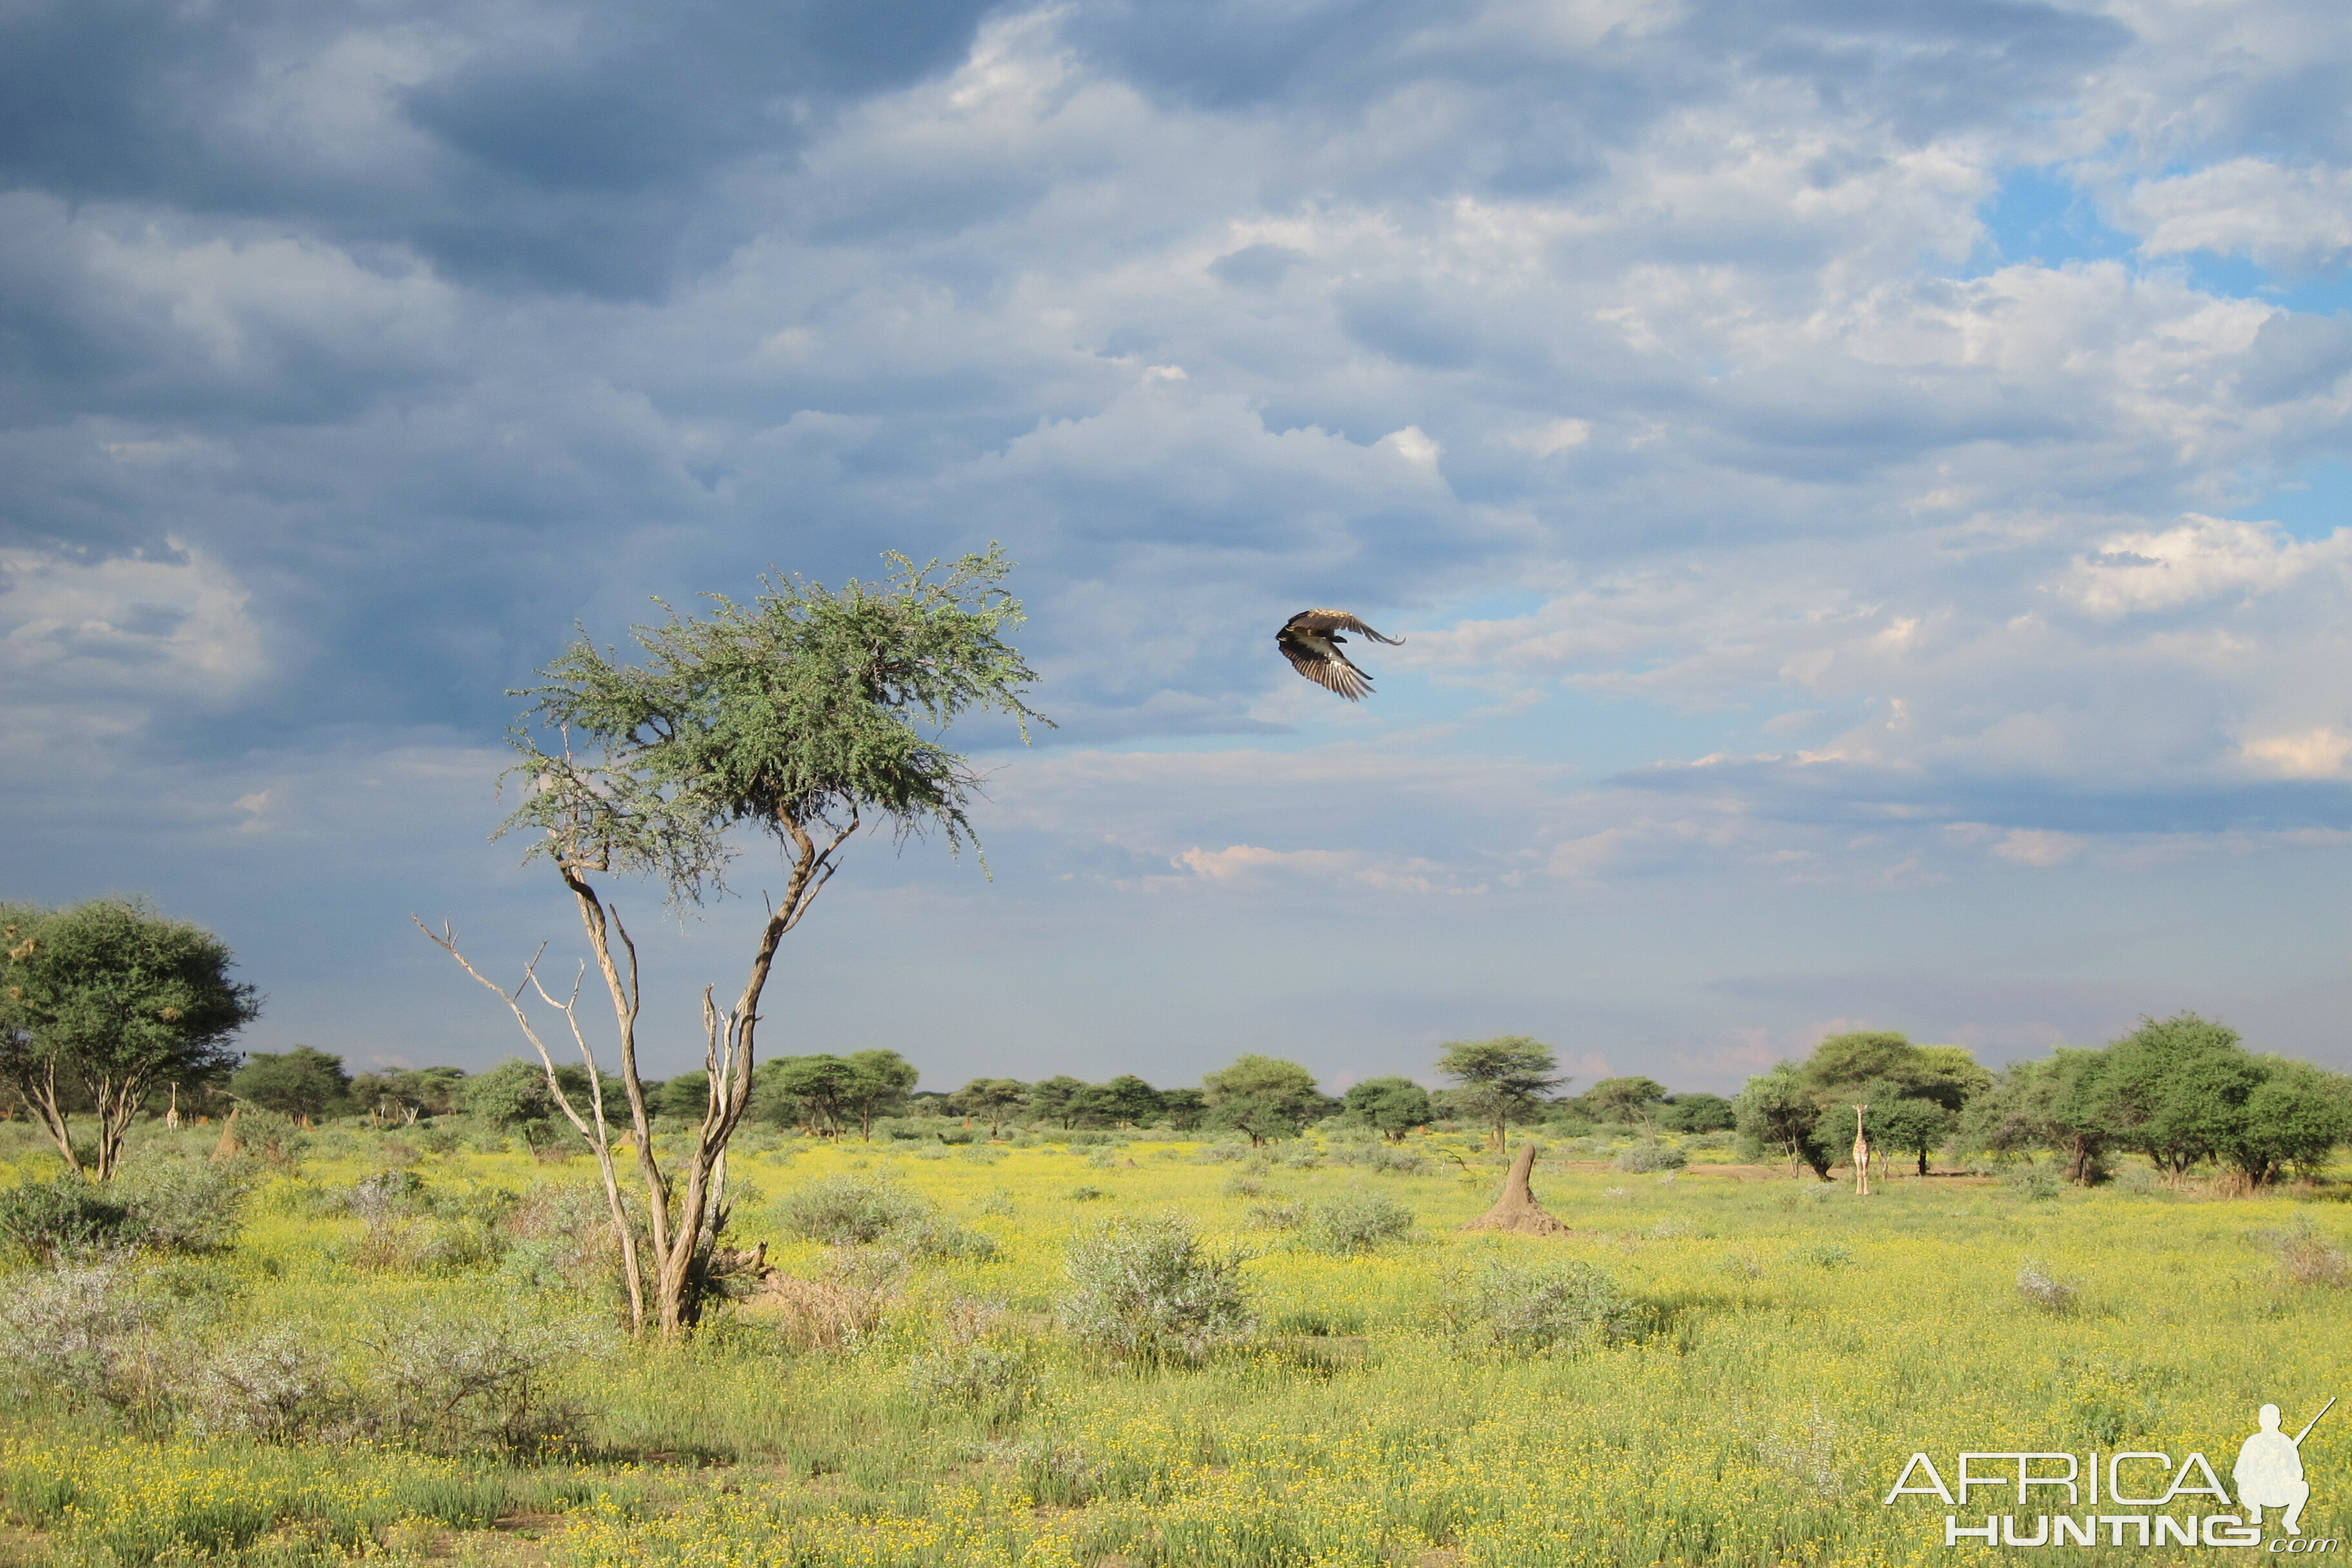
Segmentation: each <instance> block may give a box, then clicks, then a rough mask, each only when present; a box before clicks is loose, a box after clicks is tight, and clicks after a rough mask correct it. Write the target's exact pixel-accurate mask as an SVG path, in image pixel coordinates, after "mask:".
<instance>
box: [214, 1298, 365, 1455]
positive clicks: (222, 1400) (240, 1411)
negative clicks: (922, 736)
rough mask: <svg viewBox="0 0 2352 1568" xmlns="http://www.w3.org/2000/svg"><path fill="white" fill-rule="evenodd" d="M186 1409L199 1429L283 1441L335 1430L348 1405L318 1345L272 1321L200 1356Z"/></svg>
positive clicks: (348, 1415)
mask: <svg viewBox="0 0 2352 1568" xmlns="http://www.w3.org/2000/svg"><path fill="white" fill-rule="evenodd" d="M188 1415H189V1425H190V1426H191V1427H193V1428H194V1431H195V1432H196V1433H197V1435H198V1436H236V1437H257V1438H259V1439H261V1440H262V1441H264V1442H274V1443H283V1442H291V1441H294V1440H296V1439H299V1438H320V1437H333V1436H340V1435H341V1433H342V1432H343V1431H344V1430H345V1429H347V1428H348V1426H349V1424H350V1422H351V1420H352V1415H353V1411H352V1400H351V1396H350V1394H349V1393H348V1392H347V1391H346V1390H345V1389H344V1388H343V1387H342V1386H341V1384H340V1382H339V1381H338V1380H337V1379H336V1377H335V1375H334V1368H333V1364H332V1363H331V1359H330V1358H329V1357H328V1355H327V1354H326V1352H324V1351H323V1350H321V1349H320V1347H319V1346H317V1345H316V1344H314V1343H312V1342H310V1340H309V1339H308V1338H306V1337H305V1336H304V1334H303V1333H302V1332H301V1331H299V1330H297V1329H294V1328H291V1327H288V1326H280V1327H278V1328H273V1329H267V1330H264V1331H262V1332H261V1333H259V1334H257V1335H256V1336H254V1337H253V1338H252V1339H249V1340H246V1341H243V1342H238V1343H235V1344H230V1345H226V1346H224V1347H222V1348H221V1349H220V1350H218V1351H216V1352H214V1353H213V1354H212V1355H211V1356H210V1357H209V1358H207V1359H206V1360H205V1363H204V1364H203V1365H202V1366H200V1367H199V1368H198V1369H197V1372H196V1375H195V1378H194V1388H193V1390H192V1394H191V1399H190V1407H189V1413H188Z"/></svg>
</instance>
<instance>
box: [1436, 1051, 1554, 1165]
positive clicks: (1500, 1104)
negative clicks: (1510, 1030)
mask: <svg viewBox="0 0 2352 1568" xmlns="http://www.w3.org/2000/svg"><path fill="white" fill-rule="evenodd" d="M1558 1068H1559V1062H1558V1060H1557V1059H1556V1058H1554V1057H1553V1056H1552V1050H1551V1047H1549V1046H1547V1045H1545V1044H1543V1043H1542V1042H1540V1041H1538V1040H1532V1039H1529V1038H1528V1037H1527V1036H1525V1035H1498V1036H1496V1037H1495V1038H1494V1039H1491V1040H1455V1041H1454V1042H1453V1043H1451V1044H1450V1045H1448V1046H1446V1047H1445V1048H1444V1051H1443V1053H1442V1054H1440V1056H1439V1057H1438V1058H1437V1070H1438V1071H1439V1072H1441V1073H1444V1075H1445V1076H1446V1077H1447V1078H1450V1079H1453V1080H1454V1082H1455V1083H1457V1084H1460V1085H1461V1086H1462V1087H1461V1088H1460V1089H1458V1090H1456V1091H1455V1094H1454V1103H1455V1104H1456V1105H1458V1106H1460V1107H1461V1108H1462V1109H1463V1110H1465V1111H1467V1112H1468V1113H1469V1114H1471V1115H1474V1116H1475V1117H1477V1118H1478V1119H1479V1120H1480V1121H1487V1122H1490V1123H1492V1124H1493V1126H1494V1129H1495V1145H1496V1147H1497V1148H1500V1147H1502V1144H1503V1133H1504V1128H1505V1126H1506V1124H1507V1122H1508V1121H1509V1120H1510V1119H1511V1117H1512V1116H1514V1115H1517V1114H1521V1113H1524V1112H1526V1111H1529V1110H1534V1109H1535V1107H1536V1106H1537V1105H1538V1103H1539V1102H1540V1101H1541V1100H1542V1098H1543V1096H1544V1095H1545V1094H1546V1093H1547V1092H1549V1090H1551V1089H1557V1088H1559V1086H1560V1085H1562V1084H1564V1083H1566V1082H1567V1081H1568V1080H1567V1079H1564V1078H1561V1077H1560V1076H1559V1073H1558V1070H1557V1069H1558Z"/></svg>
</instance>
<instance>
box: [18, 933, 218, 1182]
mask: <svg viewBox="0 0 2352 1568" xmlns="http://www.w3.org/2000/svg"><path fill="white" fill-rule="evenodd" d="M0 955H5V960H4V961H0V1078H5V1079H6V1080H7V1081H8V1083H9V1084H10V1085H11V1086H13V1087H14V1088H15V1089H16V1092H17V1093H18V1094H20V1095H22V1096H23V1097H24V1100H25V1103H26V1104H27V1105H29V1106H30V1107H32V1109H33V1113H34V1114H35V1115H36V1116H37V1117H39V1118H40V1119H41V1124H42V1125H43V1126H44V1127H45V1128H47V1130H48V1134H49V1136H50V1138H51V1139H53V1140H54V1141H55V1142H56V1143H57V1146H58V1154H59V1155H60V1156H61V1157H62V1158H63V1159H64V1160H65V1163H66V1164H67V1165H68V1167H69V1168H70V1169H72V1170H73V1171H75V1172H76V1173H80V1174H84V1175H89V1176H91V1177H94V1178H95V1179H97V1180H99V1181H101V1182H102V1181H106V1180H108V1179H109V1178H110V1177H111V1176H112V1175H113V1174H114V1173H115V1168H116V1167H117V1166H118V1165H119V1164H120V1163H121V1159H122V1136H123V1133H124V1132H125V1131H127V1130H128V1129H129V1128H130V1126H131V1117H132V1116H133V1115H134V1114H136V1113H137V1111H138V1110H139V1107H140V1105H141V1103H142V1101H143V1100H145V1099H146V1096H147V1092H148V1090H150V1089H154V1088H158V1087H160V1086H161V1085H163V1084H164V1083H183V1082H188V1081H191V1080H194V1079H204V1078H207V1077H210V1076H212V1075H214V1074H216V1073H218V1072H220V1071H221V1070H223V1069H224V1068H227V1067H229V1066H230V1065H232V1064H233V1063H234V1062H235V1061H236V1052H235V1051H234V1050H232V1049H230V1048H229V1045H228V1041H229V1037H231V1036H233V1035H235V1034H236V1031H237V1030H239V1029H241V1028H243V1027H244V1026H246V1025H247V1024H249V1023H251V1022H252V1021H253V1020H254V1019H255V1018H256V1017H257V1016H260V1012H261V1004H260V998H259V996H258V994H257V993H256V992H255V991H254V988H253V987H252V986H250V985H247V984H240V983H237V982H235V981H232V980H230V979H229V977H228V972H229V970H230V968H231V967H232V966H233V965H234V963H235V962H236V960H235V958H234V957H233V956H232V955H231V954H230V952H229V950H228V948H227V946H226V944H225V943H223V942H221V940H220V939H219V938H218V937H215V935H213V934H212V932H210V931H205V929H204V928H203V927H202V926H196V925H191V924H189V923H187V922H186V921H174V920H167V919H165V918H164V917H163V916H162V915H160V914H157V913H156V912H155V911H154V910H153V909H152V908H150V907H149V906H148V905H147V904H145V903H143V902H141V901H139V900H130V899H92V900H89V902H87V903H81V904H75V905H72V906H71V907H69V908H67V909H62V910H48V909H40V908H37V907H34V906H31V905H24V904H11V905H5V906H0ZM74 1089H79V1090H80V1091H81V1093H82V1095H83V1096H85V1097H87V1099H88V1100H89V1104H90V1105H91V1107H92V1108H93V1109H94V1110H96V1111H97V1114H98V1143H97V1146H96V1147H95V1148H94V1149H91V1150H90V1151H89V1160H88V1163H87V1164H85V1163H84V1158H83V1151H81V1150H79V1149H77V1148H75V1147H74V1142H73V1133H72V1128H71V1126H70V1125H69V1123H70V1120H71V1116H70V1112H69V1110H68V1107H69V1106H70V1104H71V1098H72V1091H73V1090H74Z"/></svg>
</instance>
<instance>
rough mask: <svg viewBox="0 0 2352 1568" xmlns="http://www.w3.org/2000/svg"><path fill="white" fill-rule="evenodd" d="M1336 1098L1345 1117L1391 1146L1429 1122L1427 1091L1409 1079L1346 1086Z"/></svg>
mask: <svg viewBox="0 0 2352 1568" xmlns="http://www.w3.org/2000/svg"><path fill="white" fill-rule="evenodd" d="M1339 1099H1340V1103H1341V1104H1343V1105H1345V1106H1346V1107H1347V1108H1348V1114H1349V1116H1352V1117H1354V1118H1355V1119H1356V1120H1357V1121H1360V1122H1362V1123H1363V1124H1364V1125H1365V1126H1367V1127H1370V1128H1371V1129H1372V1130H1373V1131H1376V1132H1378V1133H1380V1134H1381V1136H1382V1137H1384V1138H1386V1139H1387V1140H1388V1141H1389V1142H1391V1143H1402V1142H1404V1140H1405V1134H1406V1133H1408V1132H1411V1131H1412V1130H1413V1129H1414V1128H1416V1127H1425V1126H1427V1125H1428V1123H1429V1118H1430V1114H1431V1110H1430V1104H1429V1090H1427V1089H1423V1088H1422V1087H1421V1085H1419V1084H1417V1083H1415V1082H1413V1081H1412V1079H1409V1078H1402V1077H1398V1076H1393V1075H1391V1077H1388V1078H1368V1079H1364V1080H1363V1081H1362V1082H1361V1083H1353V1084H1349V1086H1348V1092H1347V1093H1345V1094H1343V1095H1341V1096H1340V1097H1339Z"/></svg>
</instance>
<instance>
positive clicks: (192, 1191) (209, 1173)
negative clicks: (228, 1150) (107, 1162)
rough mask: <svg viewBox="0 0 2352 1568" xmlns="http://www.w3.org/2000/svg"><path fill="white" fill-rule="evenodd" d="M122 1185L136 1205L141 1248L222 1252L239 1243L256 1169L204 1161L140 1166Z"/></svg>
mask: <svg viewBox="0 0 2352 1568" xmlns="http://www.w3.org/2000/svg"><path fill="white" fill-rule="evenodd" d="M116 1185H117V1186H118V1187H119V1188H120V1189H121V1193H122V1195H123V1197H124V1199H125V1201H126V1202H128V1204H129V1205H130V1207H131V1222H132V1224H133V1225H134V1226H137V1228H138V1240H139V1245H140V1246H142V1247H149V1248H152V1250H154V1251H157V1252H189V1253H194V1252H217V1251H219V1250H221V1249H222V1248H224V1247H227V1246H229V1245H230V1244H231V1243H232V1242H234V1241H236V1233H237V1230H238V1228H239V1227H240V1226H242V1225H243V1223H244V1219H245V1203H246V1198H247V1195H248V1194H250V1193H251V1191H252V1186H253V1182H252V1171H251V1167H250V1166H248V1165H247V1164H245V1163H243V1162H235V1163H229V1164H223V1165H215V1164H212V1163H208V1162H206V1161H203V1160H152V1161H141V1162H138V1163H133V1164H131V1166H129V1167H128V1168H127V1169H125V1170H124V1172H123V1173H122V1174H121V1176H120V1177H119V1178H117V1180H116Z"/></svg>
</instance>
